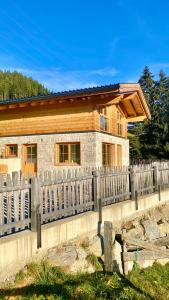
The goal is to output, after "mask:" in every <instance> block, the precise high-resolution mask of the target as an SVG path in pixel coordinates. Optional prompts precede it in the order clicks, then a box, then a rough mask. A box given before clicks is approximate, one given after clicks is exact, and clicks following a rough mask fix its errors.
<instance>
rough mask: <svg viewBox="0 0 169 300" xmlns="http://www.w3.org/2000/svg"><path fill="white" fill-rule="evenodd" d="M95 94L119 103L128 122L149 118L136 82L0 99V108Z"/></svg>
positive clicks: (87, 98) (69, 99)
mask: <svg viewBox="0 0 169 300" xmlns="http://www.w3.org/2000/svg"><path fill="white" fill-rule="evenodd" d="M95 96H97V97H98V98H97V99H98V103H99V101H100V100H101V99H102V103H103V102H104V104H103V105H112V104H118V105H120V106H121V108H122V109H123V111H125V115H126V118H127V120H128V122H139V121H143V120H144V119H146V118H147V119H150V118H151V115H150V111H149V108H148V105H147V102H146V100H145V97H144V94H143V91H142V89H141V87H140V84H138V83H117V84H110V85H104V86H96V87H91V88H84V89H77V90H70V91H63V92H57V93H50V94H45V95H37V96H32V97H24V98H20V99H7V100H3V101H0V110H4V109H15V108H17V107H24V106H25V105H28V106H37V105H39V104H40V105H44V104H45V102H46V103H47V104H55V103H57V102H58V103H62V102H63V101H67V100H68V101H70V102H72V101H74V100H78V101H79V100H89V101H90V99H92V98H93V97H94V98H95V99H96V97H95ZM103 98H104V100H103ZM99 99H100V100H99ZM43 101H44V102H43ZM108 101H109V102H108ZM22 103H23V104H22Z"/></svg>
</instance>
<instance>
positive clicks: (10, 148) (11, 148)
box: [6, 145, 18, 157]
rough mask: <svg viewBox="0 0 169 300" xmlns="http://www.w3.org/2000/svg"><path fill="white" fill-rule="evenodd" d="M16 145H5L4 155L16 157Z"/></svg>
mask: <svg viewBox="0 0 169 300" xmlns="http://www.w3.org/2000/svg"><path fill="white" fill-rule="evenodd" d="M17 156H18V145H6V157H17Z"/></svg>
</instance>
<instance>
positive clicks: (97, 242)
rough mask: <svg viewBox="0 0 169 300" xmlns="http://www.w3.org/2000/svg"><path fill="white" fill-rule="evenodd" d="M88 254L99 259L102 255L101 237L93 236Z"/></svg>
mask: <svg viewBox="0 0 169 300" xmlns="http://www.w3.org/2000/svg"><path fill="white" fill-rule="evenodd" d="M88 250H89V252H90V253H93V254H94V255H96V256H98V257H100V256H102V255H103V241H102V239H101V237H98V236H95V237H94V238H93V239H92V240H90V243H89V248H88Z"/></svg>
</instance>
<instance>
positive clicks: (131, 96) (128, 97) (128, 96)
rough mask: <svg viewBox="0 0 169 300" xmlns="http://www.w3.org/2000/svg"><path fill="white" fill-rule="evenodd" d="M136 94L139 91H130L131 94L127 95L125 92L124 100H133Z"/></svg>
mask: <svg viewBox="0 0 169 300" xmlns="http://www.w3.org/2000/svg"><path fill="white" fill-rule="evenodd" d="M136 95H137V92H134V93H130V94H127V95H125V94H124V99H123V101H126V100H131V99H133V98H134V97H135V96H136Z"/></svg>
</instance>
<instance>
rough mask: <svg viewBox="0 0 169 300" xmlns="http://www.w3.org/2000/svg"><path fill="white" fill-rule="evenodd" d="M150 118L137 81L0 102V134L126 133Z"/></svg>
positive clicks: (120, 134)
mask: <svg viewBox="0 0 169 300" xmlns="http://www.w3.org/2000/svg"><path fill="white" fill-rule="evenodd" d="M144 119H150V112H149V109H148V106H147V103H146V101H145V98H144V95H143V92H142V90H141V88H140V85H139V84H114V85H109V86H103V87H96V88H89V89H82V90H75V91H69V92H62V93H53V94H49V95H42V96H36V97H31V98H23V99H12V100H6V101H2V102H0V136H17V135H32V134H45V133H64V132H83V131H101V132H106V133H109V134H112V135H115V136H121V137H124V138H126V137H127V123H128V122H138V121H143V120H144Z"/></svg>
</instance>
